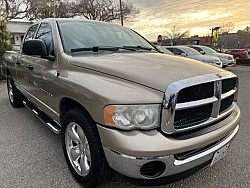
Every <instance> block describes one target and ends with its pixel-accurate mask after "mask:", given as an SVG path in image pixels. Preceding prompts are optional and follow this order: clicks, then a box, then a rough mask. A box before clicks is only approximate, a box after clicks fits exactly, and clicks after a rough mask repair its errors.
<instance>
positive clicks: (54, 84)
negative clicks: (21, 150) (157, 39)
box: [3, 18, 240, 188]
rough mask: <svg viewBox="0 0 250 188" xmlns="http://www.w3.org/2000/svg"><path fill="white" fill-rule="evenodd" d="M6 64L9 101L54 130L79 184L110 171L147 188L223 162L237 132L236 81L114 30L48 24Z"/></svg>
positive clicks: (76, 22) (75, 22)
mask: <svg viewBox="0 0 250 188" xmlns="http://www.w3.org/2000/svg"><path fill="white" fill-rule="evenodd" d="M190 49H191V48H190ZM191 50H193V49H191ZM185 51H186V53H187V51H188V50H185ZM194 51H195V50H194ZM195 52H196V53H198V52H197V51H195ZM187 54H190V53H187ZM213 58H214V57H213ZM3 59H4V60H3V64H4V73H5V75H6V77H7V82H6V84H7V88H8V96H9V101H10V104H11V105H12V106H13V107H15V108H17V107H20V106H22V105H24V106H25V107H27V108H28V109H29V110H30V111H31V113H33V114H34V115H35V116H37V117H38V118H39V119H40V120H41V121H42V122H43V123H44V124H45V126H48V127H49V128H50V129H51V130H52V131H53V132H54V133H56V134H61V142H62V147H63V153H64V157H65V159H66V163H67V165H68V167H69V169H70V171H71V173H72V175H73V176H74V178H75V179H76V180H77V181H78V182H80V183H81V184H83V185H84V187H85V188H94V187H96V186H97V185H98V184H100V183H101V182H103V181H105V179H106V178H107V177H110V175H111V174H112V173H111V172H112V169H113V170H115V171H117V172H118V173H120V174H122V175H124V176H127V177H128V179H131V180H133V181H137V183H138V184H144V185H148V186H149V185H150V186H153V185H158V184H164V183H167V182H173V181H176V180H178V179H180V178H184V177H185V176H188V175H190V174H191V173H192V172H197V171H199V170H201V169H204V168H206V167H209V166H213V165H214V164H215V163H216V162H217V161H218V160H220V159H222V158H224V156H225V154H226V150H228V149H229V146H230V145H231V144H232V143H233V140H234V138H235V137H236V135H237V132H238V130H239V127H240V126H239V122H240V109H239V108H238V106H237V93H238V78H237V75H235V74H233V73H231V72H229V71H225V70H222V69H220V68H217V67H212V66H209V65H205V64H203V63H197V62H196V61H194V60H192V59H187V58H179V57H176V56H171V55H165V54H160V53H159V52H158V51H157V50H156V49H155V47H154V46H152V45H151V44H150V43H149V42H148V41H147V40H145V39H144V38H143V37H141V36H140V35H139V34H137V33H136V32H134V31H133V30H131V29H129V28H126V27H122V26H120V25H116V24H111V23H106V22H98V21H90V20H83V19H66V18H50V19H45V20H42V21H40V22H38V23H34V24H33V25H32V26H31V27H30V28H29V30H28V31H27V33H26V35H25V37H24V42H23V44H22V45H21V50H20V52H19V53H18V52H13V51H8V52H6V53H5V54H4V56H3ZM17 126H18V122H17ZM34 129H35V126H34ZM51 144H54V143H51ZM58 160H60V159H58ZM55 168H56V166H55ZM38 170H39V169H38ZM62 170H64V169H62ZM194 178H195V177H194Z"/></svg>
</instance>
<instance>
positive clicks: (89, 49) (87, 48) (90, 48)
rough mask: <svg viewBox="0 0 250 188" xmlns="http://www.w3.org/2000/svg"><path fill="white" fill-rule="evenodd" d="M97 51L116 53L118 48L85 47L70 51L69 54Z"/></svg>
mask: <svg viewBox="0 0 250 188" xmlns="http://www.w3.org/2000/svg"><path fill="white" fill-rule="evenodd" d="M99 50H106V51H118V50H119V47H115V46H93V47H86V48H74V49H71V50H70V51H71V53H74V52H84V51H93V52H98V51H99Z"/></svg>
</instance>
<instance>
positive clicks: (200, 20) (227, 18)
mask: <svg viewBox="0 0 250 188" xmlns="http://www.w3.org/2000/svg"><path fill="white" fill-rule="evenodd" d="M130 1H131V2H132V3H133V5H134V6H135V7H136V8H138V9H139V10H140V14H139V15H137V16H136V17H135V18H134V19H133V21H132V22H125V26H128V27H130V28H132V29H134V30H136V31H137V32H139V33H140V34H142V35H143V36H145V37H146V38H147V39H149V40H156V38H157V36H158V35H159V34H161V35H164V33H165V32H166V31H168V30H169V29H171V28H172V27H173V26H174V25H177V26H179V27H180V28H182V29H183V31H185V30H190V34H191V35H196V34H198V35H199V36H205V35H209V34H210V35H211V30H210V29H211V28H212V27H216V26H221V25H222V24H223V23H224V24H225V23H228V22H232V23H233V24H234V31H237V30H239V29H244V28H245V27H246V26H250V1H249V0H130Z"/></svg>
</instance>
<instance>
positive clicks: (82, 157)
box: [62, 108, 111, 188]
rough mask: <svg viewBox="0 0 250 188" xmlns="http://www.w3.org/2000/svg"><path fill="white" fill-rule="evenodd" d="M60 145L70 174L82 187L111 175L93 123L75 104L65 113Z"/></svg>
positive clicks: (101, 180)
mask: <svg viewBox="0 0 250 188" xmlns="http://www.w3.org/2000/svg"><path fill="white" fill-rule="evenodd" d="M62 146H63V152H64V157H65V159H66V162H67V165H68V167H69V169H70V171H71V173H72V175H73V177H74V178H75V179H76V180H77V181H78V182H79V183H80V184H82V185H84V187H90V188H92V187H96V186H97V185H98V184H100V183H102V182H104V181H105V180H106V179H107V178H109V177H111V169H110V167H109V165H108V162H107V160H106V157H105V154H104V151H103V148H102V144H101V140H100V137H99V134H98V130H97V127H96V125H95V123H94V121H93V120H92V119H91V117H89V115H88V114H87V113H86V112H85V111H84V110H82V109H80V108H78V109H73V110H70V111H69V112H67V113H66V115H65V117H64V118H63V125H62Z"/></svg>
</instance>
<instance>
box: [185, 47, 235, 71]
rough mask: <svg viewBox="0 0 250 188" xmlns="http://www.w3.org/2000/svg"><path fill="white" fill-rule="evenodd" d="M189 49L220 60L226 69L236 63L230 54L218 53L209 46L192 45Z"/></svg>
mask: <svg viewBox="0 0 250 188" xmlns="http://www.w3.org/2000/svg"><path fill="white" fill-rule="evenodd" d="M189 47H191V48H193V49H195V50H197V51H198V52H200V53H201V54H206V55H210V56H214V57H218V58H220V60H221V61H222V64H223V68H226V67H227V66H232V65H233V64H234V61H235V60H234V57H233V56H232V55H230V54H224V53H218V52H216V51H215V50H213V49H212V48H209V47H207V46H200V45H190V46H189Z"/></svg>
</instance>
